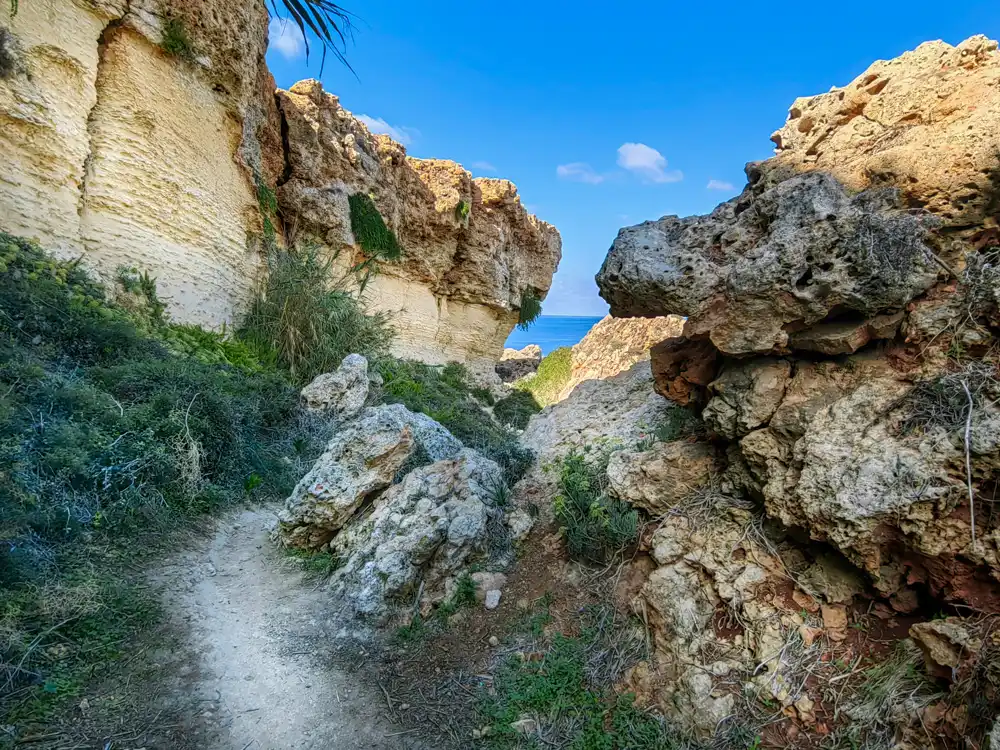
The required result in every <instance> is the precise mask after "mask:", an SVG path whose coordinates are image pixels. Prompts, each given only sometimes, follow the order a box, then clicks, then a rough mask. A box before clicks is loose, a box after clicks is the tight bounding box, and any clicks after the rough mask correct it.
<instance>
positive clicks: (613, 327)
mask: <svg viewBox="0 0 1000 750" xmlns="http://www.w3.org/2000/svg"><path fill="white" fill-rule="evenodd" d="M683 327H684V321H683V320H682V319H681V318H679V317H678V316H676V315H668V316H666V317H662V318H614V317H612V316H610V315H608V316H606V317H605V318H604V319H603V320H601V321H600V322H599V323H597V324H596V325H595V326H594V327H593V328H591V329H590V331H589V332H588V333H587V335H586V336H584V337H583V339H581V340H580V342H579V343H577V344H575V345H574V346H573V356H572V360H571V361H572V365H571V367H572V369H571V370H570V378H569V382H568V383H567V384H566V387H565V388H564V389H563V393H564V394H567V395H568V394H569V393H570V392H571V391H572V390H573V389H574V388H575V387H576V386H577V385H578V384H580V383H582V382H584V381H585V380H605V379H607V378H611V377H614V376H615V375H618V374H619V373H622V372H625V371H626V370H628V369H629V368H631V367H632V366H633V365H634V364H635V363H636V362H643V361H645V360H648V359H649V351H650V349H651V348H652V347H653V345H654V344H658V343H659V342H661V341H663V340H664V339H668V338H671V337H673V336H679V335H680V333H681V329H682V328H683Z"/></svg>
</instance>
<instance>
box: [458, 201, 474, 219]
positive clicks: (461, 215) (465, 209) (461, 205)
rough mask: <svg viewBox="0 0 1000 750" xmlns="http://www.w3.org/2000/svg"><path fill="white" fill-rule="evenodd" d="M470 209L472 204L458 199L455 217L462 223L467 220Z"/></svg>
mask: <svg viewBox="0 0 1000 750" xmlns="http://www.w3.org/2000/svg"><path fill="white" fill-rule="evenodd" d="M471 211H472V205H471V204H470V203H469V202H468V201H459V202H458V205H457V206H455V218H456V219H458V221H460V222H461V223H463V224H464V223H465V222H467V221H468V220H469V213H471Z"/></svg>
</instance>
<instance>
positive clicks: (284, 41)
mask: <svg viewBox="0 0 1000 750" xmlns="http://www.w3.org/2000/svg"><path fill="white" fill-rule="evenodd" d="M267 39H268V46H269V47H270V48H271V49H274V50H277V51H278V52H279V53H281V56H282V57H284V58H285V59H286V60H295V59H297V58H299V57H302V56H303V55H305V52H306V40H305V39H304V38H303V37H302V31H301V30H299V27H298V26H297V25H296V24H295V23H294V22H293V21H290V20H289V19H287V18H277V17H275V18H272V19H271V23H269V24H268V26H267Z"/></svg>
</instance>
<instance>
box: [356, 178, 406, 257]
mask: <svg viewBox="0 0 1000 750" xmlns="http://www.w3.org/2000/svg"><path fill="white" fill-rule="evenodd" d="M348 203H349V204H350V209H351V231H352V232H353V233H354V239H355V240H357V243H358V244H359V245H361V249H362V250H363V251H364V253H365V254H366V255H367V256H368V257H369V258H374V259H377V260H388V261H393V260H399V259H400V258H401V257H402V256H403V248H402V246H400V244H399V240H398V239H396V234H395V233H394V232H393V231H392V230H391V229H389V227H387V226H386V225H385V220H384V219H383V218H382V214H381V213H379V210H378V207H377V206H376V205H375V202H374V201H373V200H372V199H371V196H369V195H367V194H366V193H355V194H354V195H351V196H350V197H349V198H348Z"/></svg>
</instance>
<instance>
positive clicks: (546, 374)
mask: <svg viewBox="0 0 1000 750" xmlns="http://www.w3.org/2000/svg"><path fill="white" fill-rule="evenodd" d="M572 372H573V349H572V348H571V347H568V346H564V347H561V348H559V349H556V350H555V351H554V352H550V353H549V354H547V355H546V356H545V357H544V358H543V359H542V361H541V363H540V364H539V365H538V370H537V371H536V372H535V374H534V375H529V376H528V377H526V378H522V379H521V380H519V381H517V382H516V383H515V384H514V388H516V389H517V390H519V391H527V392H528V393H530V394H531V395H532V396H534V398H535V401H536V402H537V403H538V405H539V406H542V407H544V406H549V405H551V404H554V403H555V402H556V401H557V400H558V399H559V396H560V395H561V394H562V392H563V390H564V389H565V388H566V384H567V383H569V379H570V375H571V374H572Z"/></svg>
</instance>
